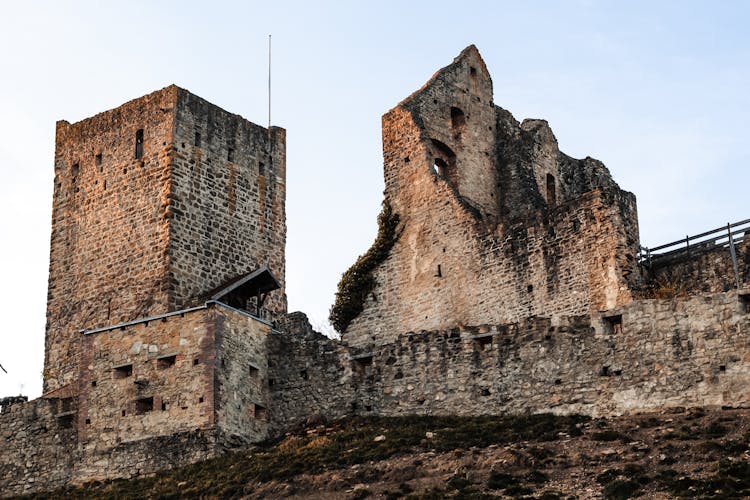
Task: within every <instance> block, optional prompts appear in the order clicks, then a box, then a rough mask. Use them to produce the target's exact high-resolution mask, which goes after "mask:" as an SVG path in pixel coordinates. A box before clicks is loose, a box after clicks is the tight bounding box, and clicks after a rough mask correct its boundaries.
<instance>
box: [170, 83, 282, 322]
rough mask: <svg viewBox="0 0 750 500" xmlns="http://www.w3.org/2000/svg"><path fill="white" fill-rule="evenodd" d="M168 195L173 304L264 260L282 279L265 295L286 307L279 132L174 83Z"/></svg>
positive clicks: (274, 305)
mask: <svg viewBox="0 0 750 500" xmlns="http://www.w3.org/2000/svg"><path fill="white" fill-rule="evenodd" d="M175 123H176V126H175V131H174V134H175V137H174V164H173V184H172V187H171V191H170V193H169V197H170V200H171V205H170V210H171V216H172V223H171V227H170V238H171V241H170V255H169V256H170V264H171V266H172V267H171V269H170V280H171V286H172V288H173V289H174V292H175V293H174V298H173V300H174V304H173V307H174V308H175V309H180V308H182V307H186V306H189V305H195V303H196V302H198V303H199V302H200V299H202V298H205V295H206V294H207V293H208V292H210V291H211V290H213V289H215V288H217V287H219V286H221V285H223V284H225V283H226V282H228V281H230V280H232V279H234V278H236V277H237V276H239V275H242V274H246V273H249V272H251V271H254V270H256V269H257V268H258V267H260V266H261V265H264V264H265V265H267V266H268V268H269V269H270V270H271V272H272V273H273V274H274V276H275V277H276V278H277V279H278V280H279V282H280V283H281V285H282V288H281V291H280V292H275V293H273V294H271V296H270V297H269V299H268V302H267V303H266V307H267V309H268V310H270V311H272V312H273V313H274V314H275V315H279V314H284V313H286V296H285V295H284V277H285V260H284V259H285V256H284V251H285V245H286V215H285V197H286V133H285V131H284V129H281V128H278V127H272V128H271V131H270V134H269V131H268V129H266V128H264V127H261V126H258V125H255V124H253V123H250V122H249V121H247V120H245V119H243V118H242V117H241V116H239V115H234V114H231V113H228V112H226V111H224V110H222V109H221V108H219V107H217V106H215V105H213V104H211V103H209V102H208V101H205V100H204V99H201V98H199V97H197V96H194V95H192V94H190V93H189V92H187V91H184V90H179V98H178V100H177V105H176V122H175Z"/></svg>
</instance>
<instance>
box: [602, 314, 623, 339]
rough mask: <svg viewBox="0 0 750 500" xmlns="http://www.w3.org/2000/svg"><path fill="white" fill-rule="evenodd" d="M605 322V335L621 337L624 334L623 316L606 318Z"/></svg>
mask: <svg viewBox="0 0 750 500" xmlns="http://www.w3.org/2000/svg"><path fill="white" fill-rule="evenodd" d="M602 319H603V320H604V333H607V334H610V335H619V334H621V333H622V314H617V315H615V316H605V317H604V318H602Z"/></svg>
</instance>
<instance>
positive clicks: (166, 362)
mask: <svg viewBox="0 0 750 500" xmlns="http://www.w3.org/2000/svg"><path fill="white" fill-rule="evenodd" d="M176 362H177V355H175V354H173V355H171V356H161V357H160V358H157V359H156V367H157V368H158V369H160V370H164V369H166V368H169V367H172V366H174V365H175V363H176Z"/></svg>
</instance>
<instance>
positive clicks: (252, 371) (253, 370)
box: [248, 364, 270, 382]
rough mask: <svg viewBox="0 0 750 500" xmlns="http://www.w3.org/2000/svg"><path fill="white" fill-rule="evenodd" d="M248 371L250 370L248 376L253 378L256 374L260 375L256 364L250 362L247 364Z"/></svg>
mask: <svg viewBox="0 0 750 500" xmlns="http://www.w3.org/2000/svg"><path fill="white" fill-rule="evenodd" d="M248 371H249V372H250V376H251V377H253V378H256V377H257V376H258V375H260V368H258V367H257V366H255V365H253V364H250V365H249V366H248ZM269 382H270V381H269Z"/></svg>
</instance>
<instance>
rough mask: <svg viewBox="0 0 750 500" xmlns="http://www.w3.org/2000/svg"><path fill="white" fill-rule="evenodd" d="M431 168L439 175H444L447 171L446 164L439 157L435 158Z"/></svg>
mask: <svg viewBox="0 0 750 500" xmlns="http://www.w3.org/2000/svg"><path fill="white" fill-rule="evenodd" d="M432 170H434V171H435V173H436V174H438V175H439V176H440V177H445V174H446V173H447V171H448V164H447V163H445V162H444V161H443V160H442V159H440V158H435V163H434V164H433V165H432Z"/></svg>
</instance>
